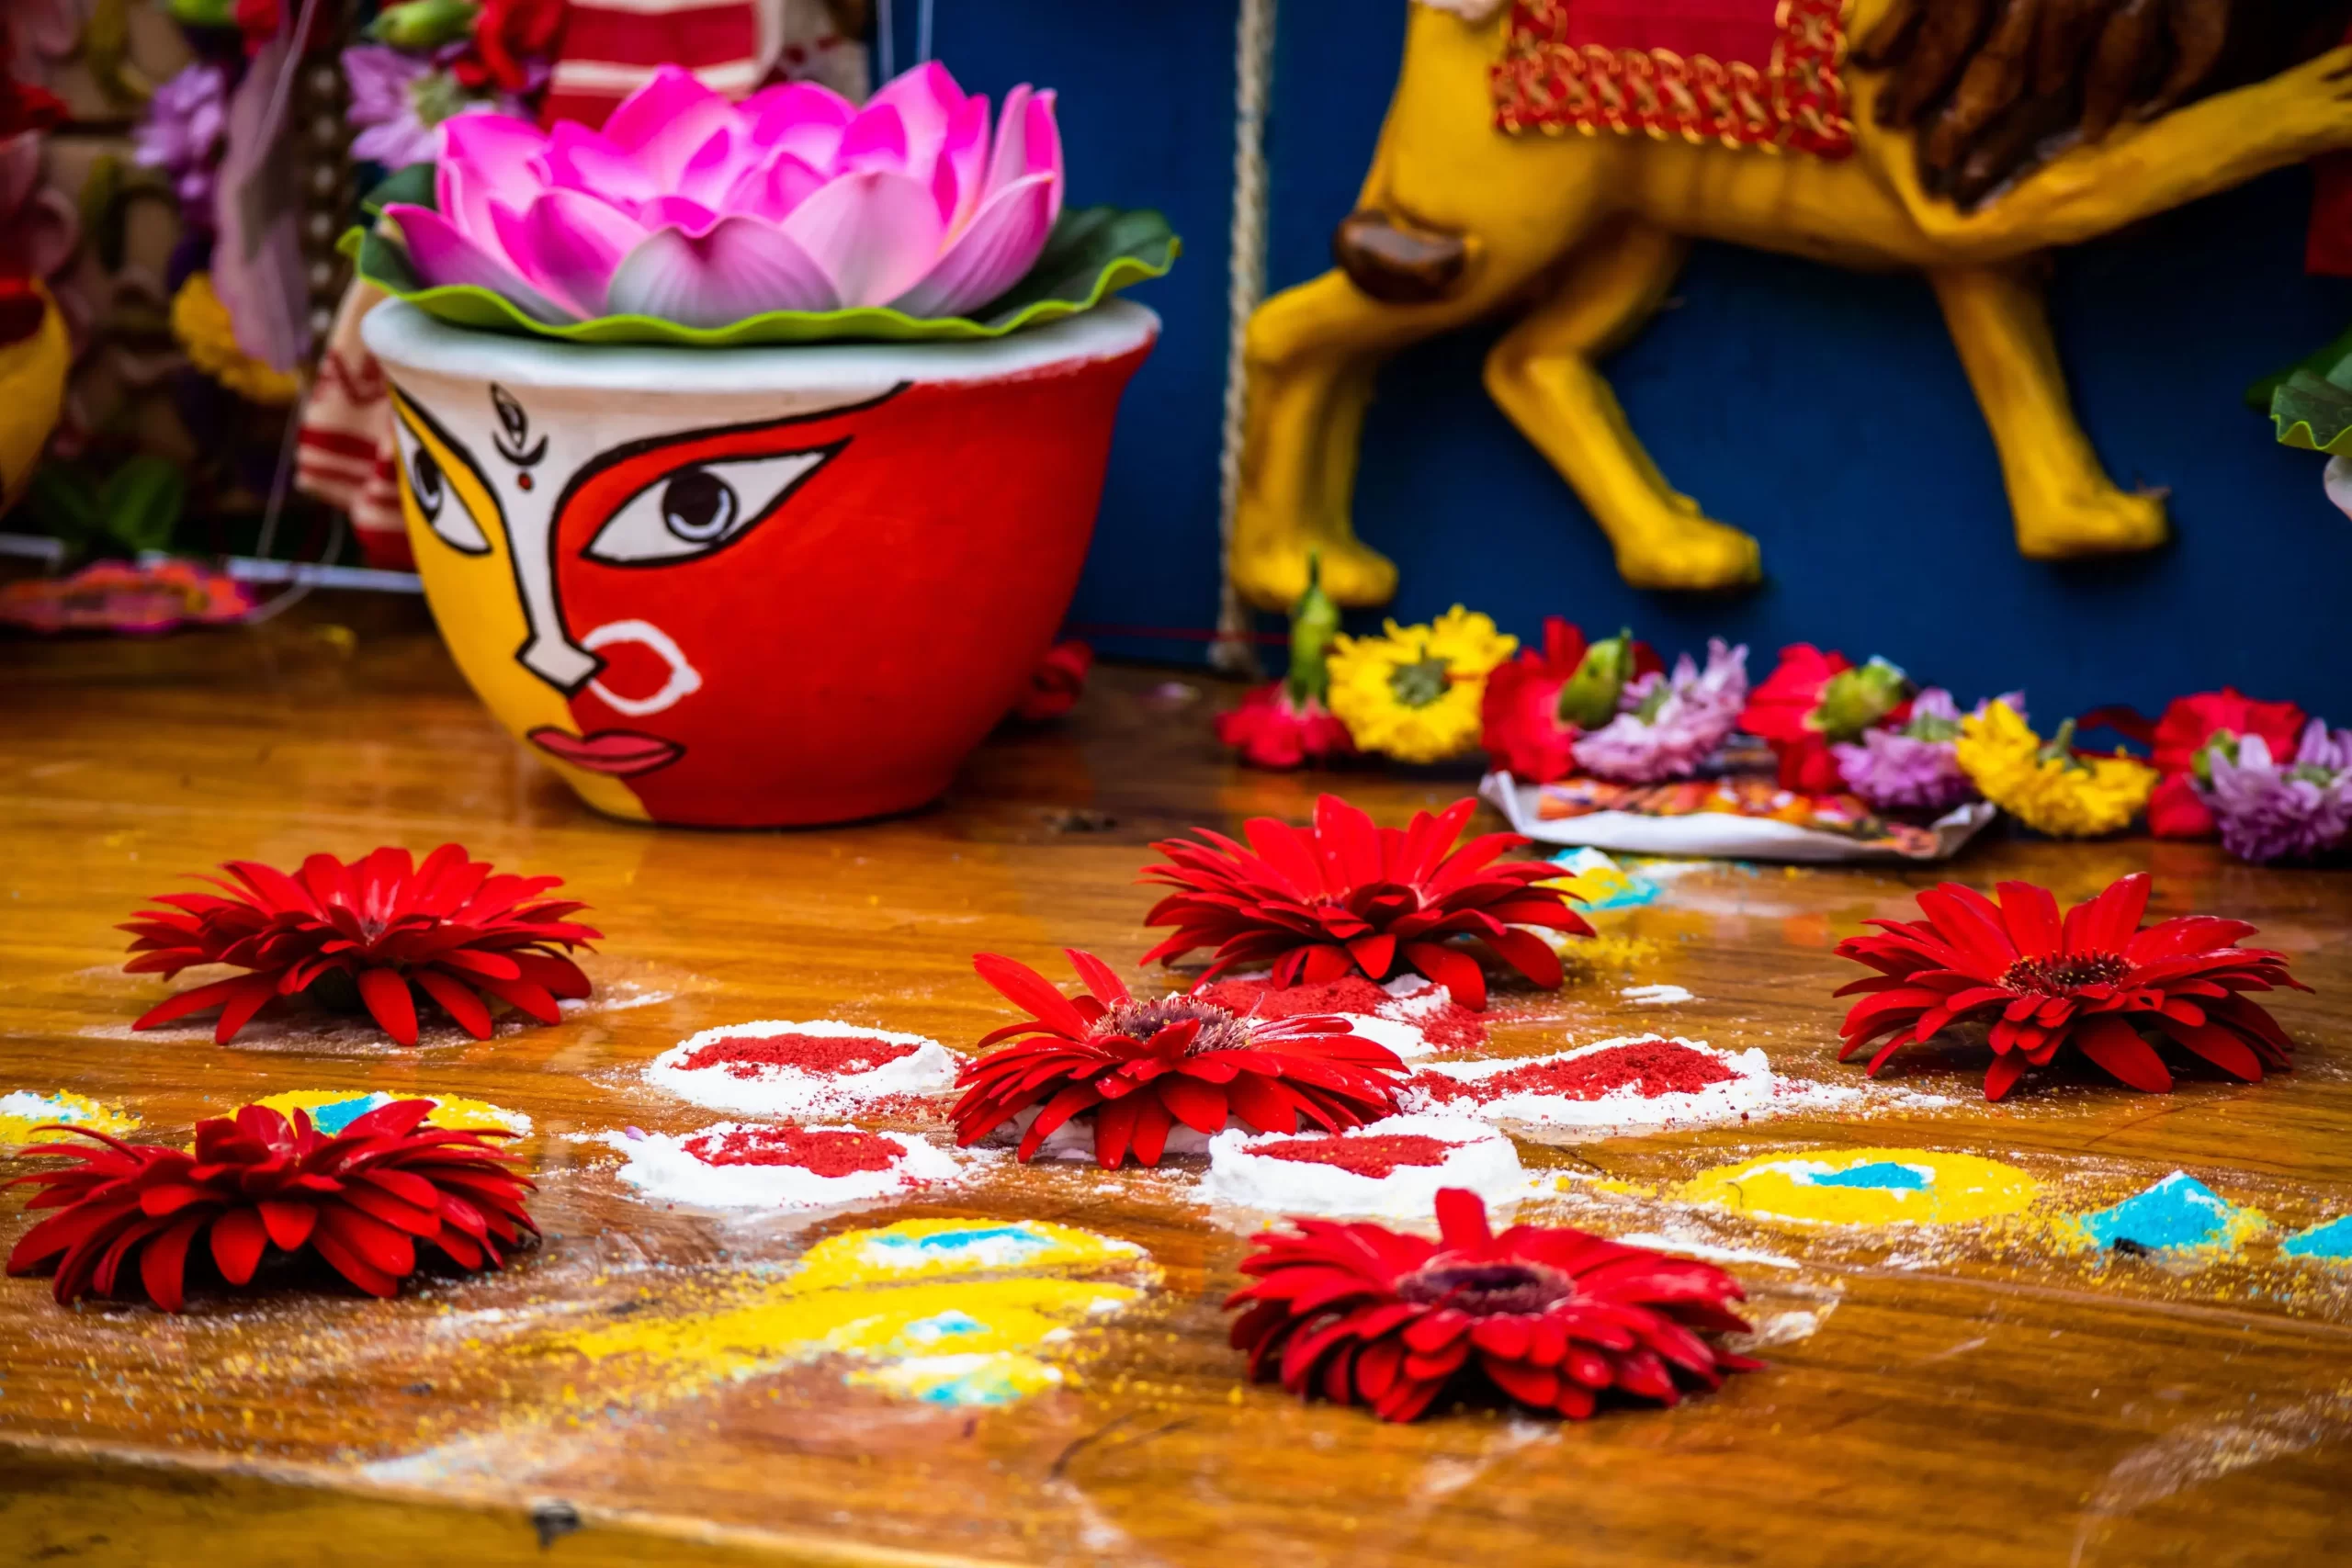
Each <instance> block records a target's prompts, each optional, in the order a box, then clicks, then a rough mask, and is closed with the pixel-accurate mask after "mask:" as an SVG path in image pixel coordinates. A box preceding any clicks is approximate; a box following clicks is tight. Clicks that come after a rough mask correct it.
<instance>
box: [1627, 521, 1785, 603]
mask: <svg viewBox="0 0 2352 1568" xmlns="http://www.w3.org/2000/svg"><path fill="white" fill-rule="evenodd" d="M1616 546H1617V573H1618V575H1619V576H1621V577H1623V579H1624V580H1625V581H1627V582H1628V583H1630V584H1632V585H1633V586H1634V587H1635V588H1657V589H1664V590H1667V591H1668V592H1681V593H1713V592H1723V591H1724V590H1725V589H1732V588H1747V587H1751V586H1753V585H1754V584H1756V583H1758V582H1760V581H1763V579H1764V553H1763V551H1762V550H1761V549H1760V548H1758V546H1757V543H1756V540H1755V539H1754V538H1753V537H1752V536H1749V535H1747V534H1743V533H1741V532H1740V531H1739V530H1738V529H1736V528H1735V527H1732V526H1731V525H1729V524H1725V523H1717V522H1714V521H1713V520H1712V519H1709V518H1706V517H1696V516H1689V515H1684V514H1682V513H1675V514H1673V515H1671V516H1669V517H1667V518H1665V519H1662V520H1661V521H1660V523H1659V524H1658V525H1656V526H1653V527H1649V528H1645V529H1643V530H1641V532H1640V533H1639V535H1638V536H1634V537H1631V538H1623V539H1619V540H1617V541H1616Z"/></svg>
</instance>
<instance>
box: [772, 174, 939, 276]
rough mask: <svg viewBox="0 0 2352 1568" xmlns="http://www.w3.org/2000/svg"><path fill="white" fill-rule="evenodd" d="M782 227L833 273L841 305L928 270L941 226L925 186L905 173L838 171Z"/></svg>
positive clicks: (935, 251) (831, 274) (936, 252)
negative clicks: (837, 174) (849, 172)
mask: <svg viewBox="0 0 2352 1568" xmlns="http://www.w3.org/2000/svg"><path fill="white" fill-rule="evenodd" d="M783 232H784V233H785V234H786V235H787V236H789V237H790V238H791V239H793V240H795V241H797V243H798V244H799V246H800V248H801V249H802V250H803V251H805V252H807V253H808V254H809V257H810V258H811V259H812V260H814V261H815V262H816V263H817V265H819V266H820V267H822V268H823V269H824V272H825V276H827V277H829V278H831V280H832V285H833V292H834V294H835V295H836V296H838V297H839V299H840V300H841V302H842V304H843V305H844V306H854V305H882V304H888V302H889V301H891V300H893V299H898V298H899V296H900V295H902V294H904V293H906V292H907V291H908V290H909V289H910V288H913V287H914V286H915V285H916V284H918V283H920V282H921V281H922V278H923V276H924V275H926V274H927V273H929V272H930V271H931V270H932V267H933V265H934V264H935V263H936V261H937V259H938V255H939V243H940V239H941V237H942V235H943V233H944V229H943V227H942V225H941V223H940V221H939V205H938V203H937V202H935V201H933V199H932V195H931V190H930V187H929V186H927V185H926V184H925V183H924V182H922V181H921V180H917V179H913V178H911V177H910V176H908V175H894V174H886V173H883V172H881V171H878V170H869V171H866V172H864V173H860V174H853V175H842V177H841V178H839V179H837V180H835V181H833V182H832V183H831V185H828V186H825V187H824V188H823V189H822V190H820V191H818V192H817V193H816V194H814V195H813V196H811V197H809V199H808V200H806V201H804V202H802V203H801V204H800V205H799V206H798V207H797V208H796V209H793V213H792V216H791V217H789V218H787V219H786V220H784V225H783Z"/></svg>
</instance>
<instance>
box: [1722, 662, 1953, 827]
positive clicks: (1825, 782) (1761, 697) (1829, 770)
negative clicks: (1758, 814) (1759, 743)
mask: <svg viewBox="0 0 2352 1568" xmlns="http://www.w3.org/2000/svg"><path fill="white" fill-rule="evenodd" d="M1910 708H1911V705H1910V696H1909V683H1908V682H1907V681H1906V680H1905V677H1904V674H1903V671H1900V670H1898V669H1896V668H1895V667H1894V665H1892V664H1889V663H1887V662H1886V661H1885V660H1881V659H1873V660H1871V661H1870V662H1869V663H1868V664H1864V665H1860V666H1857V665H1856V664H1855V663H1854V662H1853V661H1852V660H1849V659H1848V658H1847V657H1846V656H1845V655H1844V654H1842V653H1834V652H1824V651H1823V650H1822V649H1817V648H1815V647H1814V646H1813V645H1812V644H1811V643H1809V642H1799V643H1792V644H1790V645H1789V646H1788V647H1787V648H1784V649H1781V662H1780V663H1779V664H1778V665H1776V666H1774V667H1773V670H1772V673H1771V674H1770V675H1768V676H1766V677H1765V678H1764V680H1763V682H1761V683H1760V684H1758V686H1757V687H1756V689H1755V690H1753V691H1751V692H1750V693H1748V694H1747V707H1746V708H1744V709H1742V710H1741V712H1740V716H1739V727H1740V728H1742V729H1744V730H1746V731H1747V733H1748V734H1750V735H1753V736H1756V737H1758V738H1759V739H1763V740H1765V741H1767V742H1769V743H1770V746H1771V748H1772V754H1773V755H1774V756H1776V757H1778V758H1779V759H1780V761H1781V767H1780V784H1781V788H1782V789H1793V790H1802V791H1804V793H1805V794H1807V795H1835V794H1837V793H1838V792H1839V791H1841V790H1843V789H1844V788H1845V787H1846V784H1845V776H1844V775H1843V774H1842V773H1839V772H1838V759H1837V757H1836V756H1835V755H1833V754H1832V753H1831V751H1830V750H1829V748H1830V745H1831V743H1832V742H1834V741H1851V740H1855V739H1859V738H1860V735H1861V733H1862V731H1864V730H1866V729H1869V728H1871V727H1872V726H1874V725H1877V724H1880V723H1894V724H1901V723H1903V722H1904V721H1905V719H1907V718H1908V717H1909V716H1910Z"/></svg>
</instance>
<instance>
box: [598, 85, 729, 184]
mask: <svg viewBox="0 0 2352 1568" xmlns="http://www.w3.org/2000/svg"><path fill="white" fill-rule="evenodd" d="M734 123H735V107H734V106H733V105H732V104H729V102H728V101H727V99H726V98H725V97H724V96H721V95H720V94H719V93H718V92H717V91H715V90H714V89H712V88H711V87H708V86H707V85H704V84H703V82H702V81H701V80H700V79H699V78H697V77H696V76H695V73H693V72H691V71H688V70H687V69H686V68H685V67H684V66H682V65H664V66H662V68H661V69H660V70H658V71H656V72H655V73H653V77H652V80H650V81H649V82H647V83H646V84H645V85H644V86H642V87H639V89H638V90H637V91H636V92H634V93H631V94H630V95H629V96H628V97H626V98H623V99H622V100H621V101H620V104H619V107H616V108H615V109H614V110H613V112H612V114H611V115H610V116H609V117H608V118H606V119H605V140H607V141H610V142H612V144H613V145H614V146H616V147H617V148H619V149H620V150H621V151H622V152H626V153H628V154H629V155H630V156H631V157H633V158H635V159H636V160H637V161H638V162H639V164H643V165H644V167H645V169H646V170H647V172H648V173H650V175H652V176H653V178H654V179H655V181H656V182H658V183H659V185H660V186H661V188H662V189H663V190H665V191H666V190H675V189H677V188H678V176H679V175H682V174H684V172H685V167H686V160H687V159H689V158H691V157H693V156H694V154H695V150H696V149H697V148H699V147H701V146H702V144H703V143H704V142H706V141H709V140H710V139H711V137H712V136H713V135H714V134H716V133H717V132H718V131H719V130H724V129H726V128H727V127H729V126H731V125H733V124H734Z"/></svg>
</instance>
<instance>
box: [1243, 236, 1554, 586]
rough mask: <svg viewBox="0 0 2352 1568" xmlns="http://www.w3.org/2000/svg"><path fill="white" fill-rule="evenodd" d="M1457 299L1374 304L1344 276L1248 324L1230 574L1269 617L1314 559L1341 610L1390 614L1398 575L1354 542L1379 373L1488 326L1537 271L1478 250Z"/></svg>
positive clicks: (1280, 300)
mask: <svg viewBox="0 0 2352 1568" xmlns="http://www.w3.org/2000/svg"><path fill="white" fill-rule="evenodd" d="M1463 243H1464V245H1465V246H1466V247H1467V249H1468V251H1469V254H1470V255H1469V261H1470V265H1468V267H1467V268H1466V275H1465V276H1463V277H1462V278H1461V279H1460V280H1459V282H1458V283H1457V284H1454V285H1452V286H1450V287H1451V288H1452V292H1450V293H1447V294H1445V295H1443V296H1442V297H1441V298H1437V299H1426V300H1422V301H1419V302H1411V303H1408V302H1399V301H1397V300H1393V299H1392V300H1385V301H1384V300H1381V299H1374V298H1373V297H1372V296H1371V295H1369V294H1367V293H1365V292H1364V290H1363V288H1361V287H1359V285H1358V284H1357V283H1356V282H1354V281H1352V280H1351V279H1350V277H1349V276H1348V275H1347V274H1346V273H1344V272H1329V273H1326V274H1324V275H1323V276H1321V277H1318V278H1316V279H1314V280H1313V281H1311V282H1308V283H1304V284H1301V285H1300V286H1299V287H1297V288H1291V289H1286V290H1284V291H1283V292H1282V293H1280V294H1277V295H1275V296H1274V297H1273V298H1272V299H1269V300H1267V301H1266V303H1265V304H1263V305H1262V306H1261V307H1259V310H1258V313H1257V314H1256V315H1255V316H1253V317H1251V318H1250V337H1249V344H1248V350H1247V365H1248V376H1249V382H1248V389H1247V398H1248V412H1247V416H1246V423H1245V425H1244V435H1243V441H1242V449H1241V486H1240V494H1239V497H1238V502H1237V505H1236V509H1235V513H1234V519H1233V547H1232V552H1231V558H1230V560H1229V562H1228V566H1229V570H1231V572H1232V574H1233V582H1234V586H1235V587H1236V588H1237V589H1238V591H1239V592H1240V593H1241V596H1242V597H1243V598H1244V599H1246V600H1248V601H1249V602H1250V604H1255V605H1257V606H1258V607H1259V608H1261V609H1267V610H1279V609H1284V608H1287V607H1288V606H1289V605H1290V604H1292V602H1293V601H1295V599H1296V598H1297V597H1298V595H1299V594H1300V593H1301V592H1305V590H1306V560H1307V556H1308V554H1309V553H1310V552H1319V554H1320V555H1321V558H1322V574H1323V588H1324V591H1325V592H1328V593H1329V594H1330V595H1331V597H1332V598H1333V599H1335V600H1337V601H1338V602H1339V603H1340V604H1346V605H1350V606H1364V605H1373V604H1386V603H1387V602H1388V601H1389V600H1390V599H1391V598H1393V597H1395V595H1396V592H1397V568H1396V565H1395V563H1393V562H1391V561H1390V560H1389V559H1388V558H1386V557H1385V556H1384V555H1382V554H1380V552H1378V551H1377V550H1374V549H1373V548H1372V547H1370V546H1368V545H1365V544H1364V543H1363V542H1362V541H1361V540H1359V539H1358V538H1357V537H1356V536H1355V527H1354V525H1353V523H1352V521H1351V509H1352V506H1353V502H1354V495H1355V470H1356V456H1357V446H1358V442H1359V440H1360V439H1361V437H1362V434H1363V416H1364V412H1365V410H1366V409H1368V408H1369V407H1370V406H1371V404H1372V394H1373V386H1374V380H1375V379H1376V378H1377V377H1378V375H1379V373H1380V367H1381V366H1382V364H1384V363H1385V361H1386V360H1387V359H1388V357H1389V355H1393V354H1394V353H1396V352H1397V350H1398V349H1401V348H1405V347H1407V346H1408V345H1410V344H1415V343H1419V342H1420V341H1422V340H1424V339H1426V338H1431V337H1435V336H1437V335H1438V334H1439V333H1444V332H1450V331H1452V330H1453V328H1455V327H1459V326H1462V325H1464V324H1465V323H1467V322H1470V321H1476V320H1477V319H1478V318H1479V317H1481V316H1484V315H1487V314H1489V313H1491V312H1493V311H1494V310H1498V309H1500V308H1501V307H1502V306H1504V305H1505V304H1507V303H1508V302H1509V301H1510V299H1511V297H1512V296H1513V295H1514V294H1515V293H1517V292H1518V291H1519V290H1520V289H1521V288H1524V287H1525V285H1526V284H1527V282H1528V281H1529V279H1530V278H1531V277H1532V276H1534V275H1535V273H1536V272H1537V271H1538V270H1540V268H1539V267H1537V266H1534V265H1530V266H1527V267H1524V268H1520V267H1507V266H1499V265H1480V264H1481V262H1482V261H1485V260H1486V259H1487V258H1485V257H1484V255H1483V251H1482V247H1480V246H1479V244H1478V243H1477V242H1476V239H1475V238H1470V239H1467V240H1465V241H1464V242H1463Z"/></svg>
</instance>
